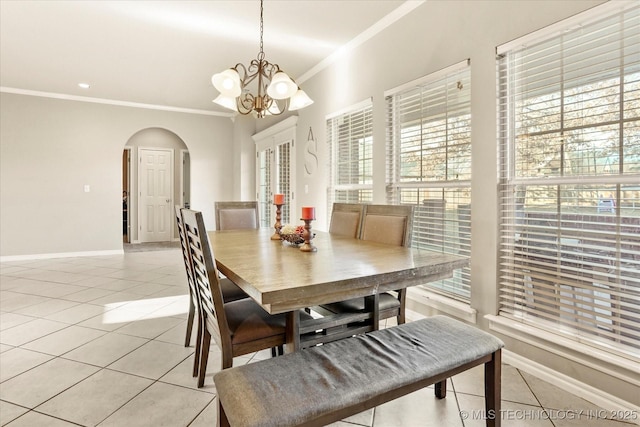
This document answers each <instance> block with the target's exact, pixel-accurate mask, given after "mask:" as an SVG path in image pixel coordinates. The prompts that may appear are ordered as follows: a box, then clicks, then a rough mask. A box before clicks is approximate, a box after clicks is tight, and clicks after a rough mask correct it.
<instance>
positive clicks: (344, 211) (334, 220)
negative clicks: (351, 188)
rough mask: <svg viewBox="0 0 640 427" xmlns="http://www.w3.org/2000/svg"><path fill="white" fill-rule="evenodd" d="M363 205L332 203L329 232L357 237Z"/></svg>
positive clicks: (360, 225)
mask: <svg viewBox="0 0 640 427" xmlns="http://www.w3.org/2000/svg"><path fill="white" fill-rule="evenodd" d="M364 209H365V205H363V204H359V203H334V204H333V208H332V210H331V222H330V224H329V233H331V234H337V235H340V236H348V237H353V238H354V239H357V238H358V237H359V236H360V229H361V227H362V217H363V216H364V215H363V214H364Z"/></svg>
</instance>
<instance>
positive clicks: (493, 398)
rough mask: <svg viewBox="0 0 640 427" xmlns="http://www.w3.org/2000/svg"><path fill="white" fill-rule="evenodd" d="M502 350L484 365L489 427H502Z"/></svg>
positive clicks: (485, 397) (486, 409)
mask: <svg viewBox="0 0 640 427" xmlns="http://www.w3.org/2000/svg"><path fill="white" fill-rule="evenodd" d="M501 372H502V350H497V351H496V352H495V353H493V356H492V357H491V361H490V362H487V363H485V364H484V399H485V411H486V412H485V414H486V416H487V427H500V419H501V413H500V398H501V397H500V395H501V392H500V390H501V387H502V380H501Z"/></svg>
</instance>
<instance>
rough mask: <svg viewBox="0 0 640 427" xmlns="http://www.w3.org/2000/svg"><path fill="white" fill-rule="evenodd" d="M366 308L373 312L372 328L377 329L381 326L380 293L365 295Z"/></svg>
mask: <svg viewBox="0 0 640 427" xmlns="http://www.w3.org/2000/svg"><path fill="white" fill-rule="evenodd" d="M364 310H365V311H367V312H370V313H373V319H371V322H372V325H371V326H372V328H373V330H374V331H377V330H378V329H379V327H380V294H378V293H377V292H376V293H375V294H374V295H369V296H366V297H364Z"/></svg>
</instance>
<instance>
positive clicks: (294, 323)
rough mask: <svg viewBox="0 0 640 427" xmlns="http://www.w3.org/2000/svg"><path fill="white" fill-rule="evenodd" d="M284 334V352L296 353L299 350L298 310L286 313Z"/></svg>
mask: <svg viewBox="0 0 640 427" xmlns="http://www.w3.org/2000/svg"><path fill="white" fill-rule="evenodd" d="M285 334H286V343H285V345H284V352H285V353H293V352H294V351H298V350H299V349H300V310H293V311H290V312H288V313H287V323H286V328H285Z"/></svg>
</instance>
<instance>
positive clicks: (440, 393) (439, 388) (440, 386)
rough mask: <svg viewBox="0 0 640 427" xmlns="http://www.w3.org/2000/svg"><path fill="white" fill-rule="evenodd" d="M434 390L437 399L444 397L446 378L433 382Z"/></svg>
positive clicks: (445, 394)
mask: <svg viewBox="0 0 640 427" xmlns="http://www.w3.org/2000/svg"><path fill="white" fill-rule="evenodd" d="M435 392H436V397H437V398H438V399H444V398H445V397H447V380H446V379H444V380H442V381H440V382H439V383H436V384H435Z"/></svg>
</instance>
